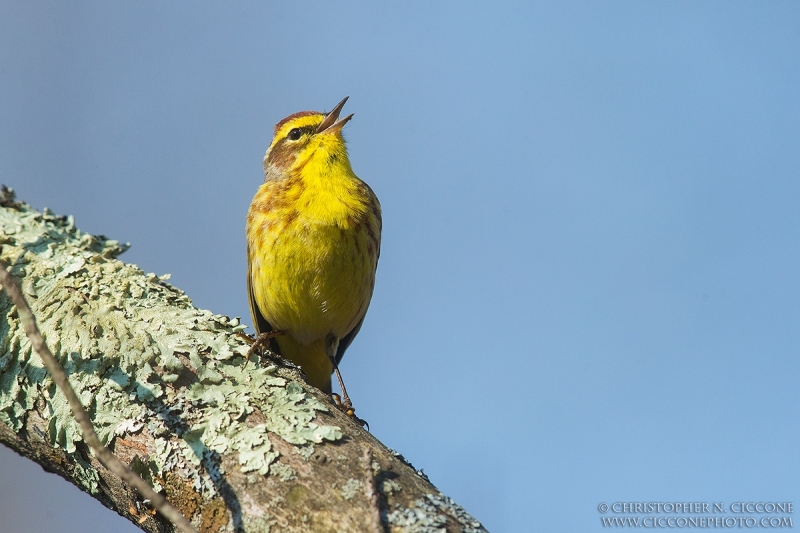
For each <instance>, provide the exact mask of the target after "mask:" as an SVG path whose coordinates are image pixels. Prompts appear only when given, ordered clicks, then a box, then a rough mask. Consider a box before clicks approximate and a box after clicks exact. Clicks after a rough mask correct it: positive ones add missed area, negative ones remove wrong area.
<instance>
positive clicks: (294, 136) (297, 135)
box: [289, 128, 303, 141]
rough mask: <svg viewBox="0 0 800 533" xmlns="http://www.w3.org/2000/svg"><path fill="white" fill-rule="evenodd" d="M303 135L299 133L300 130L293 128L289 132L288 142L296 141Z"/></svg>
mask: <svg viewBox="0 0 800 533" xmlns="http://www.w3.org/2000/svg"><path fill="white" fill-rule="evenodd" d="M302 135H303V132H302V131H300V128H294V129H293V130H292V131H290V132H289V140H290V141H296V140H297V139H299V138H300V137H301V136H302Z"/></svg>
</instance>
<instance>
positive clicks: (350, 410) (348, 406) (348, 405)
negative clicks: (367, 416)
mask: <svg viewBox="0 0 800 533" xmlns="http://www.w3.org/2000/svg"><path fill="white" fill-rule="evenodd" d="M331 397H332V398H333V403H334V405H336V407H337V408H338V409H339V410H340V411H341V412H343V413H344V414H346V415H347V416H349V417H350V418H352V419H353V420H354V421H355V422H357V423H358V424H359V425H361V427H365V426H366V428H367V431H369V424H368V423H367V421H366V420H363V419H361V418H358V417H357V416H356V408H355V407H353V402H351V401H350V397H349V396H345V397H344V400H342V397H341V396H339V395H338V394H336V393H335V392H334V393H332V394H331Z"/></svg>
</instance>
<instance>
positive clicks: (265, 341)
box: [237, 329, 285, 367]
mask: <svg viewBox="0 0 800 533" xmlns="http://www.w3.org/2000/svg"><path fill="white" fill-rule="evenodd" d="M284 333H285V332H284V331H281V330H279V329H276V330H274V331H270V332H268V333H261V334H259V335H258V336H257V337H255V338H253V337H250V336H249V335H245V337H244V338H245V340H247V342H249V343H250V349H249V350H247V355H245V356H244V366H245V367H246V366H247V363H249V362H250V356H252V355H253V354H254V353H256V351H259V352H261V353H263V350H264V348H266V349H267V350H269V341H271V340H272V339H274V338H275V337H279V336H281V335H283V334H284ZM237 335H239V336H242V335H244V334H243V333H237Z"/></svg>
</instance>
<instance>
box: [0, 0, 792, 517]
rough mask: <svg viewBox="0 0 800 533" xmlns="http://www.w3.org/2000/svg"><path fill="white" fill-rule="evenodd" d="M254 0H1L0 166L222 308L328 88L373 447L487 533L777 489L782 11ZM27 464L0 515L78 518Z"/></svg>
mask: <svg viewBox="0 0 800 533" xmlns="http://www.w3.org/2000/svg"><path fill="white" fill-rule="evenodd" d="M262 4H263V5H261V4H256V3H247V4H244V3H242V4H238V5H235V6H230V5H223V4H221V3H219V4H210V3H208V4H197V3H190V2H184V3H180V2H169V3H157V2H149V3H141V2H112V3H100V2H98V3H90V2H79V3H69V4H67V3H41V2H35V1H33V2H24V3H16V4H13V5H12V4H11V3H4V4H3V5H2V6H0V79H2V84H0V181H2V182H3V183H6V184H8V185H9V186H11V187H13V188H15V189H16V190H17V192H18V195H19V197H20V198H21V199H23V200H25V201H27V202H29V203H30V204H31V205H33V206H34V207H36V208H38V209H41V208H43V207H45V206H47V207H50V208H51V209H53V210H54V211H56V212H58V213H62V214H73V215H74V216H75V219H76V222H77V224H78V226H79V227H81V228H82V229H84V230H86V231H89V232H93V233H103V234H106V235H109V236H111V237H112V238H116V239H119V240H122V241H129V242H131V244H132V248H131V249H130V251H129V252H127V253H126V254H125V255H124V256H123V257H122V258H123V259H124V260H126V261H128V262H133V263H136V264H138V265H139V266H141V267H142V268H143V269H144V270H145V271H148V272H156V273H158V274H163V273H167V272H169V273H171V274H172V280H171V282H172V283H174V284H175V285H177V286H178V287H180V288H182V289H184V290H185V291H186V292H187V293H188V294H189V295H190V296H191V297H192V298H193V300H194V302H195V304H196V305H198V306H200V307H205V308H209V309H212V310H213V311H214V312H218V313H225V314H229V315H231V316H242V317H243V318H244V320H245V321H246V322H248V323H249V316H248V307H247V300H246V294H245V279H244V276H245V255H244V219H245V214H246V211H247V206H248V204H249V202H250V199H251V198H252V195H253V194H254V192H255V190H256V189H257V187H258V185H259V183H260V182H261V181H262V179H263V175H262V170H261V160H262V157H263V154H264V151H265V149H266V147H267V146H268V144H269V141H270V138H271V134H272V127H273V125H274V124H275V123H276V122H277V121H278V120H280V119H281V118H283V117H284V116H286V115H289V114H290V113H293V112H295V111H300V110H304V109H316V110H329V109H331V108H332V107H333V106H334V105H335V104H336V103H337V102H338V101H339V100H341V98H342V97H344V96H346V95H349V96H350V100H349V101H348V103H347V106H346V108H345V112H347V113H355V117H354V119H353V121H352V122H350V123H349V124H348V125H347V127H346V128H345V135H346V137H347V140H348V143H349V150H350V156H351V161H352V164H353V168H354V169H355V171H356V173H357V174H358V175H359V176H360V177H361V178H362V179H364V180H365V181H367V182H368V183H369V184H370V185H371V186H372V187H373V189H374V190H375V192H376V193H377V194H378V196H379V198H380V200H381V203H382V205H383V210H384V233H383V245H382V253H381V261H380V265H379V267H378V278H377V285H376V289H375V295H374V297H373V301H372V305H371V307H370V311H369V313H368V315H367V319H366V321H365V323H364V327H363V329H362V330H361V333H360V334H359V336H358V338H357V339H356V341H355V342H354V344H353V345H352V346H351V348H350V349H349V350H348V353H347V356H346V357H345V359H344V363H343V367H342V371H343V373H344V376H345V379H346V380H347V384H348V391H349V392H350V393H351V396H352V397H353V400H354V402H355V404H356V406H357V408H358V412H359V415H361V416H363V417H364V418H365V419H367V420H368V421H369V423H370V427H371V428H372V431H373V433H374V434H375V435H376V436H377V437H378V438H379V439H381V440H382V441H383V442H384V443H385V444H386V445H388V446H390V447H392V448H395V449H397V450H399V451H401V452H402V453H403V454H404V455H405V456H406V457H408V458H409V459H410V460H411V461H412V462H413V463H414V464H415V465H416V466H417V467H418V468H423V469H424V470H425V472H426V473H427V474H428V475H429V476H430V478H431V480H432V481H433V482H434V484H436V485H437V486H438V487H439V488H440V489H441V490H442V491H444V492H445V493H446V494H448V495H450V496H452V497H453V498H454V499H455V500H456V501H458V502H459V503H461V504H462V505H463V506H464V507H466V508H467V510H468V511H470V512H471V513H472V514H474V515H475V516H476V517H477V518H478V519H480V520H481V521H483V522H484V523H485V525H486V526H487V527H488V528H489V530H490V531H493V532H499V531H534V530H537V531H538V530H541V531H593V530H600V529H603V528H602V527H601V523H600V517H601V514H600V513H598V511H597V506H598V504H599V503H600V502H608V503H612V502H616V501H645V502H651V501H652V502H658V501H699V502H726V503H728V504H729V503H732V502H736V501H792V502H795V503H798V502H800V484H798V478H799V477H800V462H799V461H798V453H797V451H798V449H800V410H799V409H798V408H799V407H800V393H798V391H799V390H800V387H799V385H800V362H799V360H798V350H799V349H800V328H799V327H798V326H800V209H798V205H799V204H800V179H798V178H799V177H800V149H798V147H799V146H800V31H798V21H799V20H800V6H798V4H797V3H792V2H769V3H760V2H759V3H756V2H713V1H711V2H680V1H679V2H634V1H629V2H621V1H616V2H602V3H584V2H551V3H529V2H521V3H504V2H492V3H488V2H487V3H469V2H464V3H458V4H455V3H448V2H416V3H412V2H403V3H393V4H389V5H377V4H374V3H369V2H362V3H334V2H327V3H311V2H296V3H291V4H289V3H286V4H279V3H270V4H267V3H262ZM40 472H41V469H39V468H38V467H37V466H35V465H33V466H29V465H26V464H25V463H24V462H22V461H21V460H17V459H16V458H15V456H14V455H13V453H11V452H10V451H8V450H5V449H2V450H0V516H2V517H3V519H2V521H1V522H0V533H6V531H9V532H10V531H14V532H19V533H25V532H27V531H42V530H48V529H50V528H52V527H53V526H54V525H57V526H58V528H59V530H60V531H64V532H69V531H81V530H82V527H83V520H86V519H87V516H89V515H88V513H89V510H87V508H86V506H87V502H89V499H88V497H84V496H83V495H82V494H81V493H80V492H79V491H78V490H77V489H72V488H70V487H68V486H66V485H65V484H64V483H63V482H61V480H59V479H57V478H55V476H51V475H49V474H44V473H40ZM62 485H63V486H62ZM48 491H53V492H54V495H53V496H52V498H51V499H52V503H43V502H42V501H41V499H40V498H39V495H41V494H44V493H46V492H48ZM49 499H50V498H49ZM28 505H30V506H31V508H35V509H36V510H35V511H30V508H29V507H28ZM51 505H52V507H48V506H51ZM91 508H92V509H95V510H96V512H97V513H98V515H97V517H96V518H95V517H94V516H92V518H91V519H92V520H93V521H95V523H96V524H98V528H100V529H103V530H106V531H112V530H113V531H119V532H122V531H135V529H134V528H133V526H132V525H130V524H128V523H127V522H126V521H125V520H123V519H121V518H118V517H116V516H115V515H113V514H112V513H110V512H108V511H105V510H104V509H103V508H101V507H100V506H99V504H98V505H95V506H93V507H91ZM30 512H33V513H34V514H36V515H37V516H36V517H32V516H30V515H29V513H30ZM48 520H49V521H48ZM100 529H98V530H100Z"/></svg>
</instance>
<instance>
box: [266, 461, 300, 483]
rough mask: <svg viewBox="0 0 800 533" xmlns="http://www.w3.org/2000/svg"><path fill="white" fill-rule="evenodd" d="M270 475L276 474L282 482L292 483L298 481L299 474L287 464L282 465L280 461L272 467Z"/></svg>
mask: <svg viewBox="0 0 800 533" xmlns="http://www.w3.org/2000/svg"><path fill="white" fill-rule="evenodd" d="M269 473H270V474H275V475H276V476H278V479H280V480H281V481H292V480H294V479H297V472H296V471H295V469H294V468H292V467H291V466H289V465H287V464H286V463H281V462H280V461H276V462H274V463H272V464H271V465H270V467H269Z"/></svg>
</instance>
